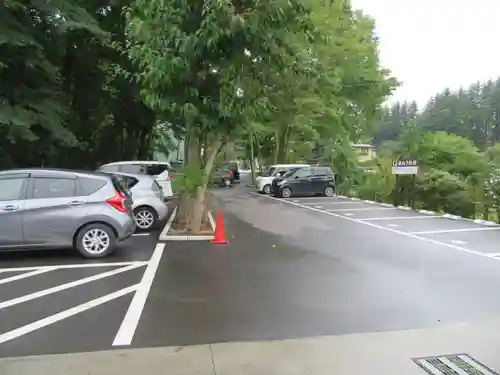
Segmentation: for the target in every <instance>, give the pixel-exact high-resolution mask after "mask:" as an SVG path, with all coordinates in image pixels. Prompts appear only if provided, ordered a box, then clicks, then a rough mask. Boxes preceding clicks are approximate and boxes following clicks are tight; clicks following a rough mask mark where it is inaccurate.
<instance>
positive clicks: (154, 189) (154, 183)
mask: <svg viewBox="0 0 500 375" xmlns="http://www.w3.org/2000/svg"><path fill="white" fill-rule="evenodd" d="M151 188H152V189H153V191H154V192H155V193H156V192H159V191H161V187H160V185H159V184H158V182H156V181H153V185H152V186H151Z"/></svg>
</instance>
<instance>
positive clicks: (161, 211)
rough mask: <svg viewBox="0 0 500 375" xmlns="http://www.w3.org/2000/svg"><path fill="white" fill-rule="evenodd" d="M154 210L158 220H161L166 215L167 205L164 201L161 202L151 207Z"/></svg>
mask: <svg viewBox="0 0 500 375" xmlns="http://www.w3.org/2000/svg"><path fill="white" fill-rule="evenodd" d="M153 208H154V209H155V210H156V214H157V215H158V217H157V219H158V220H163V219H165V218H166V217H167V215H168V206H167V205H166V204H165V203H163V202H162V203H161V204H158V205H156V206H155V207H153Z"/></svg>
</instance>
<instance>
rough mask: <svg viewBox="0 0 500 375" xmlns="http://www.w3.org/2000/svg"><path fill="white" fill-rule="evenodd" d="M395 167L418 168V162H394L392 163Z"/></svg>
mask: <svg viewBox="0 0 500 375" xmlns="http://www.w3.org/2000/svg"><path fill="white" fill-rule="evenodd" d="M392 166H393V167H416V166H417V161H416V160H394V161H393V162H392Z"/></svg>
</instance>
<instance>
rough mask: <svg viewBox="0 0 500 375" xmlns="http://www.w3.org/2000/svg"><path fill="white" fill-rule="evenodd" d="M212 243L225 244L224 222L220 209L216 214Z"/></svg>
mask: <svg viewBox="0 0 500 375" xmlns="http://www.w3.org/2000/svg"><path fill="white" fill-rule="evenodd" d="M212 243H213V244H221V245H224V244H227V240H226V235H225V234H224V224H223V223H222V212H221V211H220V210H219V213H218V214H217V221H216V223H215V233H214V239H213V240H212Z"/></svg>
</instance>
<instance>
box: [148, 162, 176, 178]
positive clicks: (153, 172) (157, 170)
mask: <svg viewBox="0 0 500 375" xmlns="http://www.w3.org/2000/svg"><path fill="white" fill-rule="evenodd" d="M170 170H171V168H169V165H168V164H148V165H145V172H146V173H147V174H148V175H150V176H158V175H160V174H162V173H163V172H165V171H170Z"/></svg>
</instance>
